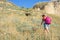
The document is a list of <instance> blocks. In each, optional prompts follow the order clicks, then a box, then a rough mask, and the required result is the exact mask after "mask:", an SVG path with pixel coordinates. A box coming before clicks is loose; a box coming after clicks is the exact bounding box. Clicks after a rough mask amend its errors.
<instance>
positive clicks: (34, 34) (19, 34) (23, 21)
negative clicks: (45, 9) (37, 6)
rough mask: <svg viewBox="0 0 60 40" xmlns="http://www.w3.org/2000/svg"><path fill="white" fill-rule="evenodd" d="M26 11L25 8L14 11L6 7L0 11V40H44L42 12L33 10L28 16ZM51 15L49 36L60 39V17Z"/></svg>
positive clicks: (53, 39) (52, 39) (55, 39)
mask: <svg viewBox="0 0 60 40" xmlns="http://www.w3.org/2000/svg"><path fill="white" fill-rule="evenodd" d="M13 8H14V7H13ZM14 10H15V9H14ZM24 13H25V12H24V10H23V11H21V10H15V11H13V9H11V10H8V9H6V7H5V8H4V10H3V12H2V10H1V11H0V40H44V38H45V37H44V36H43V35H44V33H43V27H42V26H41V25H40V22H41V14H42V13H41V12H37V11H31V15H30V16H28V17H27V16H25V14H24ZM47 15H49V14H47ZM50 16H51V17H52V19H53V21H52V24H51V28H50V32H51V33H50V35H51V36H50V37H49V38H51V40H60V35H59V34H60V19H59V18H60V17H58V16H55V15H54V16H53V15H50ZM33 29H34V30H33ZM35 29H36V30H35ZM47 40H48V39H47Z"/></svg>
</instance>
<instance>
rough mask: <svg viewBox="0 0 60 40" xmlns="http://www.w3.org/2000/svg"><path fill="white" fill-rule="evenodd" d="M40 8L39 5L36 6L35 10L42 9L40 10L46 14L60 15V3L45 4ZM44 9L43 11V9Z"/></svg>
mask: <svg viewBox="0 0 60 40" xmlns="http://www.w3.org/2000/svg"><path fill="white" fill-rule="evenodd" d="M38 6H39V7H37V5H35V6H34V7H33V8H37V9H38V8H40V10H45V12H46V13H48V14H57V15H59V14H60V2H56V1H54V2H47V3H46V2H45V3H44V5H43V4H40V3H39V5H38ZM41 8H42V9H41Z"/></svg>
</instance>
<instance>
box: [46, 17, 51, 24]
mask: <svg viewBox="0 0 60 40" xmlns="http://www.w3.org/2000/svg"><path fill="white" fill-rule="evenodd" d="M45 23H46V24H51V18H50V17H48V16H47V17H46V19H45Z"/></svg>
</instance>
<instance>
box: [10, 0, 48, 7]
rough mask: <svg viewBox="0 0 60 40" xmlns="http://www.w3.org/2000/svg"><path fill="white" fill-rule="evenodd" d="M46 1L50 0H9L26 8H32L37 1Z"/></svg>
mask: <svg viewBox="0 0 60 40" xmlns="http://www.w3.org/2000/svg"><path fill="white" fill-rule="evenodd" d="M44 1H49V0H9V2H12V3H13V4H15V5H17V6H19V7H24V8H31V7H33V6H34V5H35V4H36V3H37V2H44Z"/></svg>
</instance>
